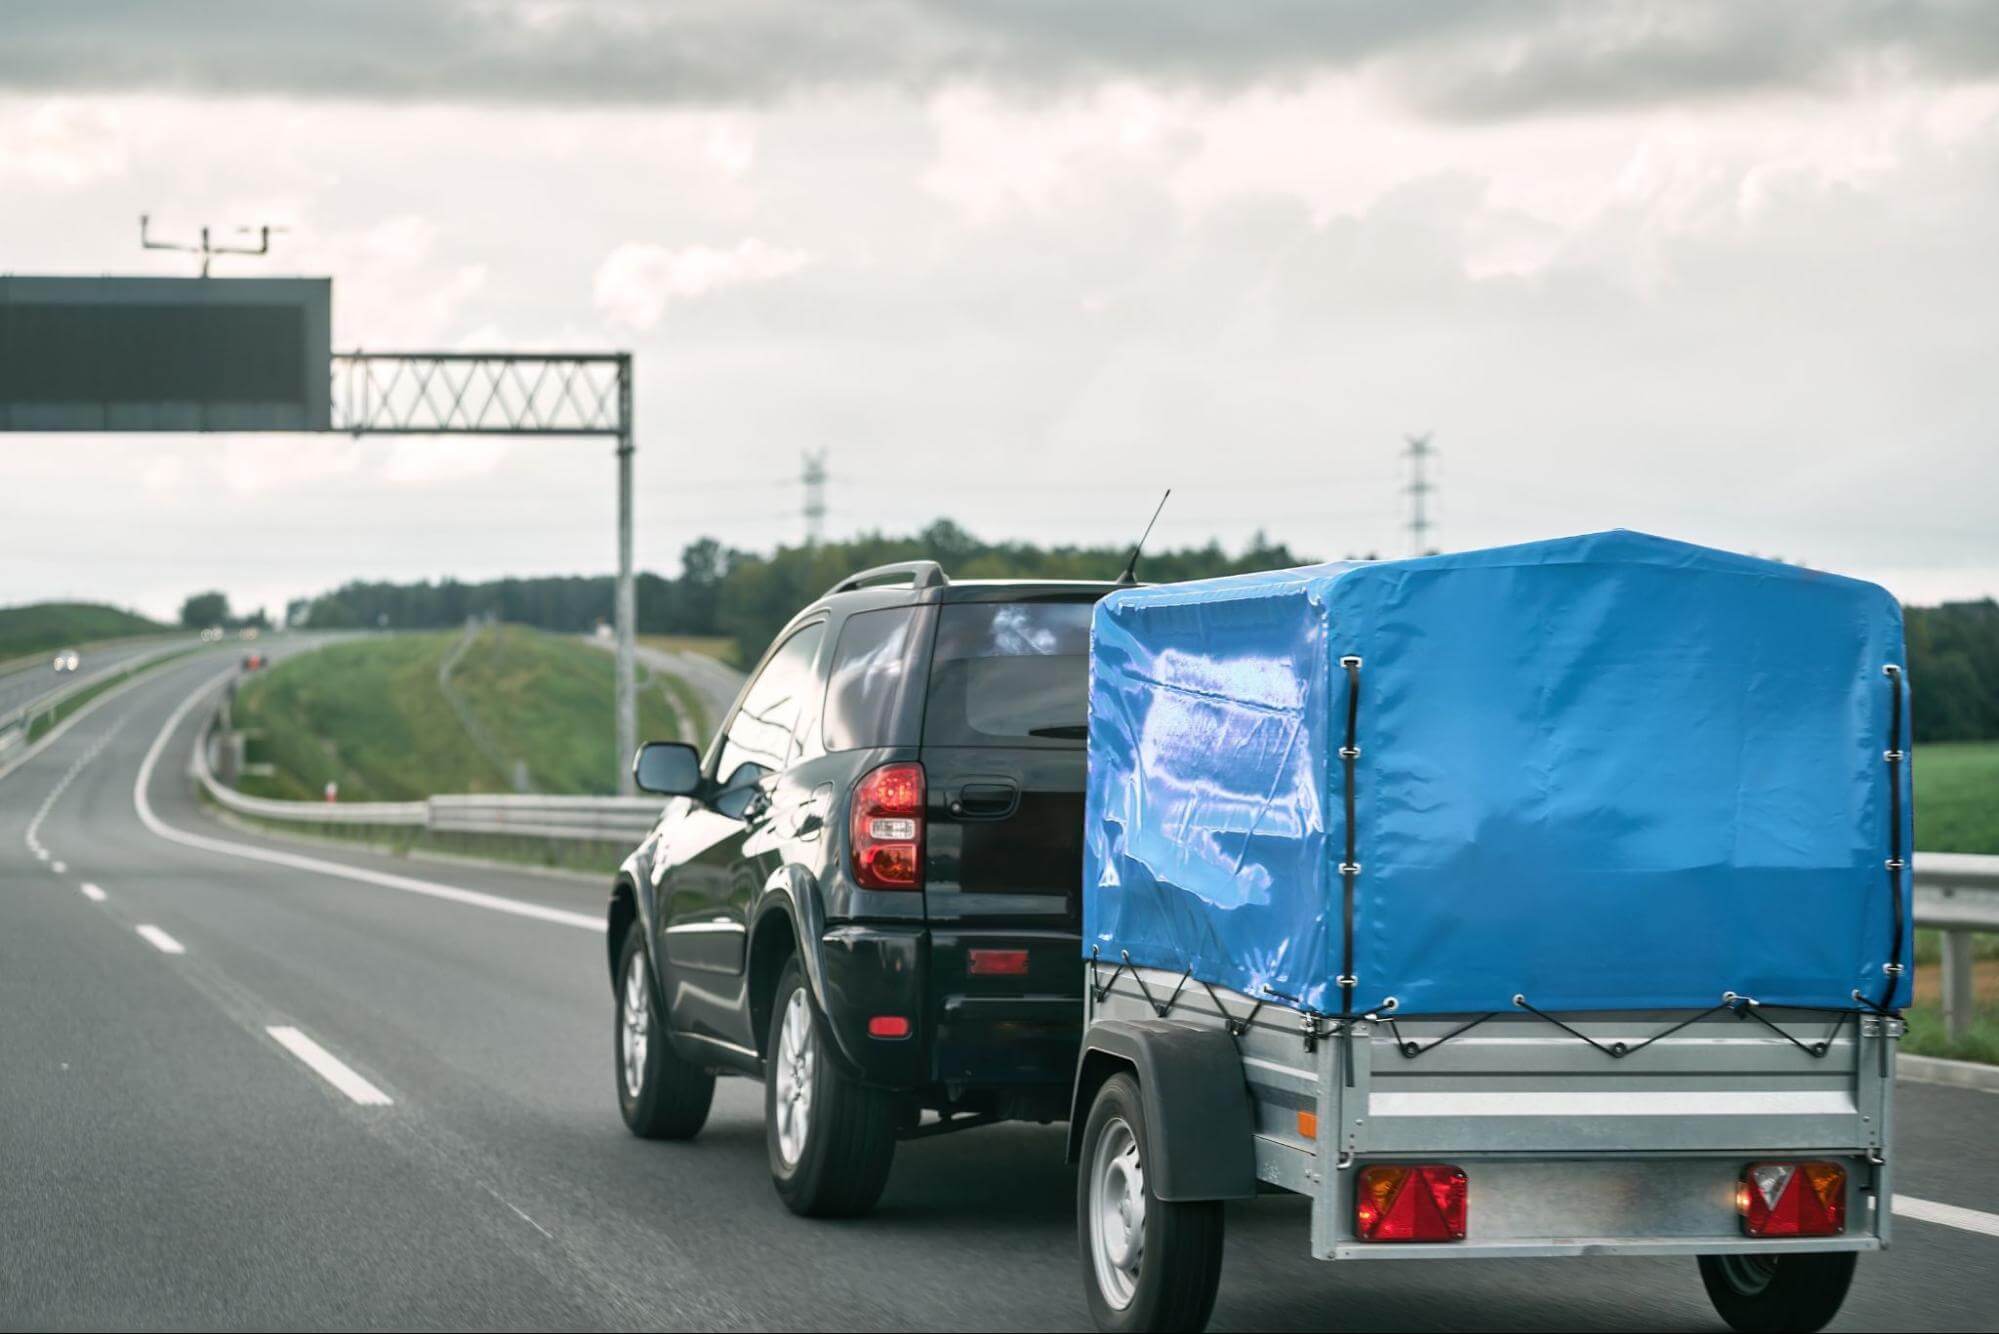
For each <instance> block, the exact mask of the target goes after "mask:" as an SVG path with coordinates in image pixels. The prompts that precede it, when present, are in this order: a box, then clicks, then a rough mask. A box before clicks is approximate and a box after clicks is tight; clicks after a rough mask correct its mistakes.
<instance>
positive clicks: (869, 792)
mask: <svg viewBox="0 0 1999 1334" xmlns="http://www.w3.org/2000/svg"><path fill="white" fill-rule="evenodd" d="M852 835H853V838H852V841H853V847H854V880H855V883H857V884H859V885H860V886H861V888H863V889H921V888H923V766H922V765H920V764H884V765H883V766H882V767H881V768H879V769H876V770H873V771H872V772H870V773H868V774H867V775H866V776H865V777H863V778H862V779H861V781H860V782H858V783H856V784H855V785H854V814H853V829H852Z"/></svg>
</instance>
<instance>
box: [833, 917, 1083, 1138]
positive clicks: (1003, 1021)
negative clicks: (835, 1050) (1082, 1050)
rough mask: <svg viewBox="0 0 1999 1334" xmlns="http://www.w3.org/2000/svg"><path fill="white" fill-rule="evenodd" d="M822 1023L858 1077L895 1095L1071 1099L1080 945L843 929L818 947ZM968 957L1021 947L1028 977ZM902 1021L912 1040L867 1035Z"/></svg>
mask: <svg viewBox="0 0 1999 1334" xmlns="http://www.w3.org/2000/svg"><path fill="white" fill-rule="evenodd" d="M821 944H822V947H823V948H822V951H821V958H822V960H823V962H824V970H825V971H824V982H825V1000H826V1006H825V1008H826V1014H827V1018H828V1021H829V1022H830V1023H831V1025H832V1028H833V1032H834V1036H835V1038H836V1040H837V1041H838V1042H839V1044H840V1049H841V1052H842V1053H843V1054H844V1055H845V1056H846V1057H847V1059H848V1061H849V1063H850V1064H852V1065H854V1066H855V1067H857V1068H858V1069H859V1070H860V1072H861V1075H862V1077H863V1078H864V1079H866V1080H867V1081H868V1082H869V1083H871V1084H877V1085H881V1086H884V1087H888V1088H893V1089H897V1090H914V1089H919V1088H926V1087H941V1088H942V1089H943V1090H945V1091H946V1092H947V1093H948V1094H949V1095H950V1097H951V1098H952V1099H953V1100H954V1101H956V1100H958V1099H960V1098H961V1097H962V1096H963V1095H965V1094H967V1093H971V1094H978V1093H983V1092H988V1091H996V1092H999V1093H1002V1094H1013V1093H1022V1094H1028V1095H1030V1096H1029V1101H1030V1102H1031V1100H1032V1099H1031V1095H1032V1092H1033V1091H1035V1090H1042V1089H1049V1088H1058V1089H1061V1090H1065V1091H1066V1090H1067V1088H1068V1086H1069V1083H1070V1080H1071V1079H1072V1078H1073V1077H1074V1075H1075V1069H1076V1052H1077V1049H1078V1047H1079V1046H1080V1045H1081V1042H1082V1032H1083V1003H1082V976H1083V975H1082V971H1081V970H1080V969H1078V968H1077V967H1076V961H1077V959H1079V958H1080V957H1081V953H1082V946H1081V940H1080V937H1079V936H1078V935H1077V934H1076V933H1075V932H1073V931H1043V930H1022V929H1007V928H958V927H953V928H951V929H949V930H944V929H936V930H933V929H929V928H924V927H910V926H892V925H881V926H876V925H860V924H848V925H844V926H836V927H833V928H831V929H830V930H828V931H827V932H826V933H825V935H824V936H823V937H822V938H821ZM975 950H1004V951H1018V950H1024V951H1026V954H1027V971H1026V972H1025V973H1024V974H1021V975H1000V976H990V975H982V974H979V973H974V972H973V971H972V956H973V951H975ZM875 1018H885V1019H895V1018H906V1019H908V1020H909V1024H910V1035H909V1036H908V1037H906V1038H884V1037H878V1036H873V1035H871V1034H870V1033H869V1020H871V1019H875Z"/></svg>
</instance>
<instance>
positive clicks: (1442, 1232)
mask: <svg viewBox="0 0 1999 1334" xmlns="http://www.w3.org/2000/svg"><path fill="white" fill-rule="evenodd" d="M1465 1194H1466V1181H1465V1174H1464V1172H1463V1170H1461V1169H1459V1168H1456V1167H1452V1166H1451V1165H1450V1164H1448V1163H1420V1164H1413V1165H1403V1164H1399V1163H1398V1164H1393V1165H1386V1164H1384V1165H1380V1166H1376V1167H1364V1168H1362V1169H1361V1172H1360V1176H1359V1177H1358V1178H1357V1179H1356V1180H1355V1182H1354V1197H1353V1201H1354V1202H1353V1223H1354V1235H1355V1236H1357V1237H1359V1238H1360V1239H1361V1240H1362V1241H1462V1240H1464V1235H1465Z"/></svg>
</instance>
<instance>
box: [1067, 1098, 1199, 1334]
mask: <svg viewBox="0 0 1999 1334" xmlns="http://www.w3.org/2000/svg"><path fill="white" fill-rule="evenodd" d="M1151 1151H1152V1146H1151V1142H1150V1140H1149V1139H1148V1137H1147V1134H1146V1127H1145V1108H1144V1106H1143V1104H1142V1102H1141V1100H1140V1098H1139V1093H1138V1081H1137V1080H1136V1079H1134V1078H1133V1077H1132V1076H1131V1075H1129V1074H1116V1075H1112V1076H1111V1077H1110V1078H1109V1079H1107V1080H1105V1081H1104V1083H1103V1087H1102V1088H1100V1089H1098V1091H1097V1099H1096V1101H1095V1102H1094V1103H1093V1104H1091V1106H1090V1118H1089V1121H1088V1122H1087V1123H1086V1124H1085V1126H1084V1128H1083V1144H1082V1153H1081V1155H1080V1156H1081V1160H1082V1170H1081V1171H1080V1172H1079V1173H1078V1174H1077V1176H1076V1232H1077V1240H1078V1242H1079V1243H1080V1246H1081V1250H1082V1260H1083V1289H1084V1291H1085V1292H1087V1293H1088V1294H1089V1298H1090V1317H1091V1319H1093V1320H1094V1321H1095V1322H1096V1326H1097V1328H1098V1329H1100V1330H1105V1331H1119V1332H1120V1334H1122V1332H1123V1331H1128V1330H1129V1331H1138V1330H1200V1329H1204V1328H1206V1327H1207V1323H1208V1316H1209V1314H1210V1313H1211V1312H1212V1311H1213V1310H1214V1309H1215V1292H1216V1290H1217V1289H1218V1288H1219V1287H1220V1286H1221V1279H1222V1205H1221V1201H1219V1200H1195V1201H1174V1200H1162V1199H1160V1198H1158V1197H1157V1196H1156V1195H1154V1194H1153V1193H1152V1187H1151V1185H1150V1183H1149V1182H1148V1181H1147V1178H1146V1163H1147V1162H1148V1161H1149V1155H1150V1154H1151Z"/></svg>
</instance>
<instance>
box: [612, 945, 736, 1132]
mask: <svg viewBox="0 0 1999 1334" xmlns="http://www.w3.org/2000/svg"><path fill="white" fill-rule="evenodd" d="M660 1020H661V1016H660V1011H659V1004H658V1002H657V1001H656V1000H655V998H654V996H653V987H652V980H651V979H650V978H649V977H647V976H646V951H645V941H644V940H643V939H641V938H640V935H639V928H638V927H636V926H635V927H633V928H632V929H631V930H629V931H627V932H626V933H625V947H624V950H623V952H622V953H621V954H620V955H619V956H618V989H617V1021H616V1028H615V1031H614V1034H613V1043H612V1056H613V1058H614V1060H615V1063H616V1071H615V1073H616V1075H617V1080H618V1110H619V1111H620V1112H622V1113H623V1114H624V1117H625V1124H626V1125H627V1126H629V1127H630V1128H631V1132H632V1133H633V1134H634V1135H637V1136H639V1137H640V1138H641V1139H692V1138H694V1136H695V1135H697V1134H699V1133H700V1132H701V1127H702V1126H703V1125H705V1124H707V1121H708V1105H709V1103H711V1102H712V1101H713V1100H714V1097H715V1076H713V1075H711V1074H709V1073H708V1072H707V1071H706V1070H704V1069H702V1068H701V1067H700V1066H698V1065H694V1064H692V1063H691V1062H689V1061H686V1060H683V1059H682V1058H681V1056H680V1054H679V1053H677V1052H676V1051H674V1050H673V1044H672V1043H671V1042H669V1041H668V1040H667V1035H666V1026H665V1025H664V1024H663V1023H661V1021H660Z"/></svg>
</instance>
